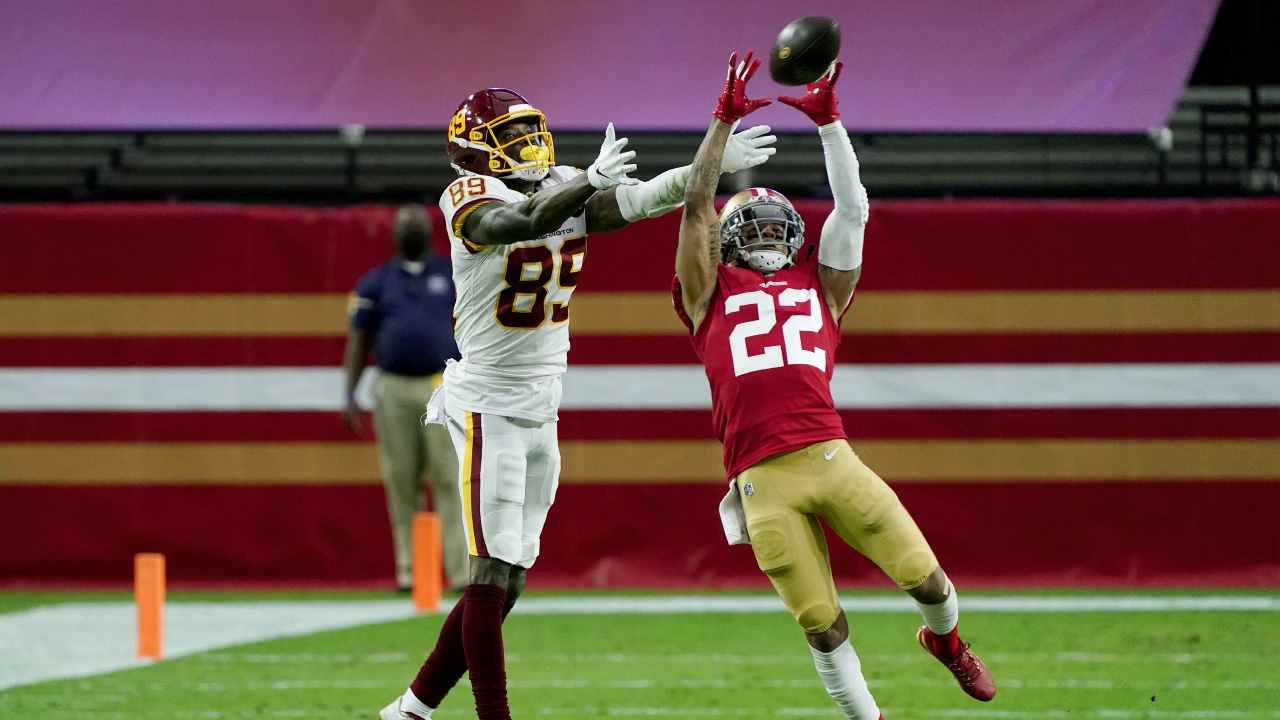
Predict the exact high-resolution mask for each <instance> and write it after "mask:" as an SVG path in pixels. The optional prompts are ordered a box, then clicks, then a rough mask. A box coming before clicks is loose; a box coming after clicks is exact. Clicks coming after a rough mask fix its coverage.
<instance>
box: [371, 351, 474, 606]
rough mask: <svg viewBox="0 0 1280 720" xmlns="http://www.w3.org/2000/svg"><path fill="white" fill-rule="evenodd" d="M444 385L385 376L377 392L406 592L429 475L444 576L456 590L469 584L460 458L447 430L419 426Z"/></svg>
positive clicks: (378, 428) (382, 456)
mask: <svg viewBox="0 0 1280 720" xmlns="http://www.w3.org/2000/svg"><path fill="white" fill-rule="evenodd" d="M440 380H441V376H440V375H433V376H431V377H408V376H405V375H393V374H391V373H385V372H384V373H382V375H381V377H380V378H379V380H378V383H377V385H376V386H375V388H374V396H375V398H376V401H375V403H374V408H373V420H374V430H375V432H376V433H377V436H378V459H379V462H380V463H381V465H382V484H383V486H384V487H385V488H386V491H387V512H388V514H389V515H390V516H391V537H392V540H393V541H394V543H395V550H396V583H397V584H398V585H400V586H401V587H408V586H409V585H411V584H413V514H414V513H416V512H418V511H420V510H422V509H423V508H424V507H425V506H424V503H423V500H424V498H423V482H422V481H423V475H424V474H426V476H427V480H428V482H429V483H430V487H431V499H432V505H433V506H434V509H435V511H436V512H437V513H439V514H440V526H441V533H442V535H443V536H444V537H443V554H444V557H443V564H444V572H445V577H447V578H448V580H449V585H450V586H452V587H454V588H461V587H464V586H465V585H466V584H467V577H468V564H469V560H468V559H467V536H466V530H465V529H464V527H463V524H462V499H461V497H460V496H459V495H458V458H457V455H456V454H454V450H453V443H452V441H450V439H449V431H448V430H447V429H446V428H445V427H443V426H441V425H427V426H423V425H422V423H421V421H420V418H421V417H422V414H423V413H424V412H425V411H426V405H427V400H429V399H430V398H431V391H432V390H433V389H434V388H435V387H438V386H439V385H440Z"/></svg>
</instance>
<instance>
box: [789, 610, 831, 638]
mask: <svg viewBox="0 0 1280 720" xmlns="http://www.w3.org/2000/svg"><path fill="white" fill-rule="evenodd" d="M839 615H840V611H839V610H838V609H837V608H835V607H833V606H831V605H828V604H827V603H813V604H811V605H807V606H805V607H803V608H800V611H799V612H797V613H796V614H795V617H796V622H798V623H800V627H801V628H803V629H804V631H805V632H806V633H808V634H810V635H816V634H818V633H820V632H826V631H827V630H829V629H830V628H831V626H832V625H833V624H834V623H835V621H836V618H837V617H839Z"/></svg>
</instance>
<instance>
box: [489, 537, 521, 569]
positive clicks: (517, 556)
mask: <svg viewBox="0 0 1280 720" xmlns="http://www.w3.org/2000/svg"><path fill="white" fill-rule="evenodd" d="M485 543H486V544H487V545H488V549H489V557H491V558H497V559H499V560H501V561H502V562H505V563H509V564H511V565H515V564H517V563H519V562H520V560H521V556H522V555H523V554H524V553H523V550H524V548H523V547H522V546H521V542H520V534H519V533H514V532H498V533H494V534H493V535H492V536H489V537H486V538H485Z"/></svg>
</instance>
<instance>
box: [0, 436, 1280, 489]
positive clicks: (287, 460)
mask: <svg viewBox="0 0 1280 720" xmlns="http://www.w3.org/2000/svg"><path fill="white" fill-rule="evenodd" d="M853 447H854V449H855V450H856V451H857V452H858V454H859V455H860V456H861V457H862V458H863V460H864V461H865V462H866V463H867V464H868V465H869V466H870V467H871V469H872V470H875V471H876V472H877V473H879V474H880V475H881V477H884V478H885V479H886V480H889V481H895V480H904V481H952V480H956V481H1016V480H1033V481H1034V480H1080V481H1087V480H1280V440H1272V439H1267V440H1201V439H1195V440H873V441H865V442H855V443H853ZM560 450H561V455H562V457H563V471H562V476H561V478H562V480H563V481H564V482H567V483H592V482H613V483H628V482H712V483H714V482H723V479H722V478H723V470H722V468H721V465H720V445H719V444H718V443H716V442H714V441H702V440H690V441H680V440H653V441H588V440H578V441H566V442H562V443H561V444H560ZM378 477H379V473H378V465H377V455H376V451H375V450H374V448H373V446H372V445H370V444H367V443H324V442H320V443H7V444H0V484H118V483H180V484H186V483H190V484H211V485H217V484H239V483H245V484H288V483H361V484H365V483H377V482H378V479H377V478H378Z"/></svg>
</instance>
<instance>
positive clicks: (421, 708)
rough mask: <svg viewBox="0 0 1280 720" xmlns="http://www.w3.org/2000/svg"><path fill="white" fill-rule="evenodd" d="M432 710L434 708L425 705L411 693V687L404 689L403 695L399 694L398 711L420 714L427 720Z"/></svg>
mask: <svg viewBox="0 0 1280 720" xmlns="http://www.w3.org/2000/svg"><path fill="white" fill-rule="evenodd" d="M434 710H435V708H431V707H427V705H426V703H424V702H422V701H421V700H419V699H418V696H417V695H414V694H413V690H412V689H408V690H405V691H404V695H401V696H400V712H411V713H413V714H414V715H420V716H421V717H422V719H423V720H427V719H428V718H430V717H431V713H432V712H433V711H434Z"/></svg>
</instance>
